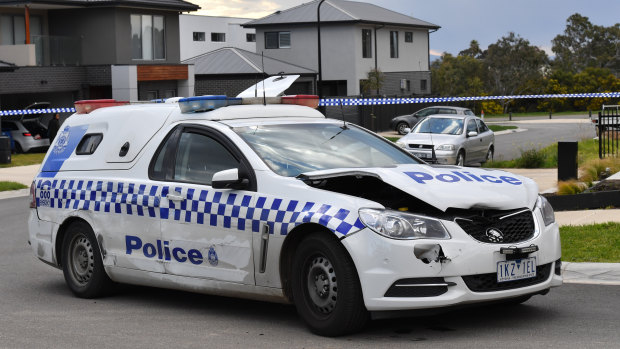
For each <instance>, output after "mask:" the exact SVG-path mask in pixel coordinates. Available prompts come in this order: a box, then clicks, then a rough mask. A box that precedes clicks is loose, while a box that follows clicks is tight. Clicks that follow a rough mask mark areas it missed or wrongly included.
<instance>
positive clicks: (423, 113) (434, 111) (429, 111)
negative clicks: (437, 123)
mask: <svg viewBox="0 0 620 349" xmlns="http://www.w3.org/2000/svg"><path fill="white" fill-rule="evenodd" d="M433 114H437V108H428V109H424V110H422V111H420V112H418V114H417V115H418V116H429V115H433Z"/></svg>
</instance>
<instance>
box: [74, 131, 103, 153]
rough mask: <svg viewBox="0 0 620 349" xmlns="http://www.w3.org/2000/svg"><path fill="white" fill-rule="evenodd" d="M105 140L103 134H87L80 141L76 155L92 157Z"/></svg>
mask: <svg viewBox="0 0 620 349" xmlns="http://www.w3.org/2000/svg"><path fill="white" fill-rule="evenodd" d="M102 139H103V134H101V133H91V134H86V135H84V137H82V140H80V143H79V144H78V146H77V148H76V149H75V154H76V155H90V154H92V153H94V152H95V150H97V147H98V146H99V143H101V140H102Z"/></svg>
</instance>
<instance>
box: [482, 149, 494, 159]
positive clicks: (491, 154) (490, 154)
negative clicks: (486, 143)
mask: <svg viewBox="0 0 620 349" xmlns="http://www.w3.org/2000/svg"><path fill="white" fill-rule="evenodd" d="M488 161H493V148H489V150H488V151H487V155H486V156H485V157H484V162H488Z"/></svg>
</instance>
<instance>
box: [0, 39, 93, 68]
mask: <svg viewBox="0 0 620 349" xmlns="http://www.w3.org/2000/svg"><path fill="white" fill-rule="evenodd" d="M30 41H31V44H22V45H2V46H0V60H1V61H5V62H9V63H13V64H15V65H17V66H20V67H25V66H39V67H42V66H47V67H49V66H78V65H80V64H81V52H82V44H81V40H80V39H76V38H71V37H66V36H49V35H32V36H31V40H30Z"/></svg>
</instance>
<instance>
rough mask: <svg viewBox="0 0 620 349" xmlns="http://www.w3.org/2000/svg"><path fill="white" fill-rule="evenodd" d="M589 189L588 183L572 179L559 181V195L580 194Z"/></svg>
mask: <svg viewBox="0 0 620 349" xmlns="http://www.w3.org/2000/svg"><path fill="white" fill-rule="evenodd" d="M586 189H588V185H587V184H585V183H582V182H577V181H575V180H572V181H565V182H563V181H560V182H558V195H573V194H579V193H581V192H583V191H584V190H586Z"/></svg>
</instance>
